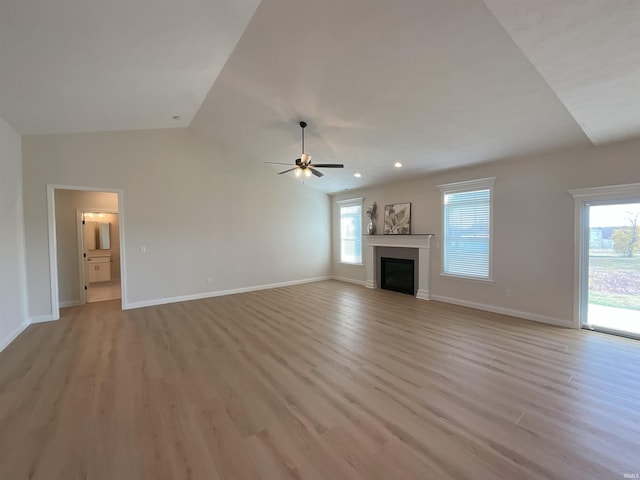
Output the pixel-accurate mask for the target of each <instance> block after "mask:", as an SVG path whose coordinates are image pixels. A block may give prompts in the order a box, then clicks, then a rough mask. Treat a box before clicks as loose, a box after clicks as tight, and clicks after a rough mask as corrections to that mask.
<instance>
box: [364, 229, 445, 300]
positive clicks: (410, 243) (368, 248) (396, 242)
mask: <svg viewBox="0 0 640 480" xmlns="http://www.w3.org/2000/svg"><path fill="white" fill-rule="evenodd" d="M432 237H433V234H431V233H430V234H425V235H365V236H364V243H365V252H364V267H365V270H366V272H367V281H366V283H365V286H366V287H367V288H377V285H376V283H377V282H376V278H377V269H378V265H376V255H375V253H376V247H396V248H417V249H418V291H417V293H416V298H420V299H422V300H430V299H431V295H430V293H429V276H430V271H429V269H430V252H431V250H430V249H431V238H432Z"/></svg>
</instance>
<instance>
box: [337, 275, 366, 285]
mask: <svg viewBox="0 0 640 480" xmlns="http://www.w3.org/2000/svg"><path fill="white" fill-rule="evenodd" d="M331 280H337V281H338V282H344V283H353V284H354V285H360V286H361V287H364V286H365V285H366V282H365V281H364V280H356V279H354V278H348V277H340V276H338V275H331Z"/></svg>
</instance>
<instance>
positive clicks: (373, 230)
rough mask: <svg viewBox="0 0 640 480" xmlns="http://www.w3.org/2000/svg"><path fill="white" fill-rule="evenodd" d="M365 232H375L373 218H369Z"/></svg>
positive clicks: (370, 233) (372, 233)
mask: <svg viewBox="0 0 640 480" xmlns="http://www.w3.org/2000/svg"><path fill="white" fill-rule="evenodd" d="M367 233H368V234H369V235H375V234H376V224H375V223H373V220H369V224H368V225H367Z"/></svg>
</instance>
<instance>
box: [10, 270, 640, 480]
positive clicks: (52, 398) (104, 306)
mask: <svg viewBox="0 0 640 480" xmlns="http://www.w3.org/2000/svg"><path fill="white" fill-rule="evenodd" d="M639 395H640V342H636V341H633V340H629V339H623V338H618V337H612V336H607V335H603V334H598V333H592V332H586V331H576V330H566V329H560V328H555V327H551V326H545V325H539V324H535V323H532V322H527V321H523V320H518V319H514V318H510V317H503V316H500V315H494V314H489V313H484V312H479V311H475V310H471V309H465V308H460V307H454V306H450V305H446V304H442V303H437V302H424V301H421V300H416V299H415V298H412V297H410V296H407V295H402V294H396V293H393V292H387V291H383V290H369V289H365V288H362V287H359V286H355V285H350V284H345V283H339V282H333V281H330V282H322V283H316V284H307V285H299V286H294V287H287V288H280V289H275V290H265V291H260V292H252V293H245V294H240V295H233V296H227V297H218V298H212V299H207V300H200V301H193V302H185V303H176V304H172V305H164V306H158V307H151V308H144V309H138V310H131V311H126V312H122V311H119V301H109V302H100V303H95V304H90V305H85V306H82V307H72V308H69V309H66V310H64V311H63V315H62V319H61V320H60V321H59V322H54V323H49V324H40V325H33V326H31V327H29V328H28V329H27V330H26V331H25V332H24V333H23V334H22V335H20V337H19V338H18V339H17V340H16V341H15V342H14V343H13V344H11V345H10V346H9V347H8V348H7V349H6V350H5V351H4V352H2V353H0V478H1V479H8V480H20V479H46V480H55V479H61V480H69V479H71V480H73V479H109V480H136V479H145V480H146V479H149V480H159V479H167V480H169V479H170V480H179V479H232V478H233V479H354V480H357V479H374V480H375V479H457V480H459V479H474V480H477V479H503V478H504V479H545V478H549V479H551V478H553V479H572V480H574V479H622V478H624V474H625V473H628V474H636V473H640V408H639V407H640V398H639Z"/></svg>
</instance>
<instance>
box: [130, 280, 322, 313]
mask: <svg viewBox="0 0 640 480" xmlns="http://www.w3.org/2000/svg"><path fill="white" fill-rule="evenodd" d="M331 279H332V277H331V276H325V277H315V278H305V279H302V280H293V281H291V282H280V283H269V284H267V285H255V286H252V287H243V288H234V289H231V290H218V291H216V292H202V293H195V294H193V295H182V296H179V297H168V298H157V299H153V300H143V301H141V302H132V303H129V304H127V305H126V306H125V307H124V308H123V309H124V310H131V309H134V308H143V307H153V306H156V305H165V304H167V303H176V302H188V301H190V300H202V299H203V298H212V297H222V296H225V295H235V294H236V293H246V292H255V291H258V290H269V289H272V288H280V287H290V286H293V285H301V284H303V283H314V282H322V281H325V280H331Z"/></svg>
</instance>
